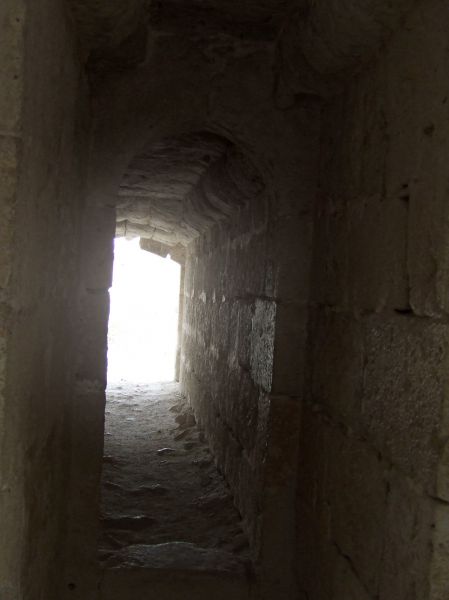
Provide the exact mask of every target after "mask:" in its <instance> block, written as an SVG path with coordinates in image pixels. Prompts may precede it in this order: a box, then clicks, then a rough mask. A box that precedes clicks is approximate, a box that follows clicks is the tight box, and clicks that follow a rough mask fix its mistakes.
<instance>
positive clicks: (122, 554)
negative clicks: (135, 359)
mask: <svg viewBox="0 0 449 600" xmlns="http://www.w3.org/2000/svg"><path fill="white" fill-rule="evenodd" d="M99 550H100V560H101V563H102V565H103V568H104V569H105V570H106V571H108V575H107V577H106V579H108V578H109V580H111V581H113V582H114V583H112V584H111V587H112V588H113V589H114V590H117V586H118V587H119V586H120V582H119V579H120V576H118V575H117V570H122V571H123V570H124V569H125V570H126V569H128V570H129V569H131V570H134V571H135V570H136V569H137V570H139V569H140V575H139V577H140V579H142V581H144V580H145V578H147V577H148V576H149V575H148V573H147V574H145V573H144V569H150V570H152V571H153V575H154V571H155V570H157V571H159V574H158V577H159V579H160V576H161V575H160V574H161V570H162V571H163V570H164V569H165V570H167V569H168V570H169V571H170V572H172V573H178V576H179V573H184V574H185V573H189V572H192V573H193V572H195V573H196V574H197V575H198V573H199V572H200V573H201V572H202V573H204V574H205V576H206V575H207V577H209V578H210V577H211V576H212V578H213V576H214V574H216V575H217V576H220V577H223V576H226V575H229V576H230V577H231V579H232V577H235V576H237V575H238V576H239V577H241V578H243V579H246V580H248V574H249V572H250V570H251V569H250V561H249V549H248V544H247V540H246V537H245V535H244V533H243V531H242V528H241V523H240V518H239V515H238V513H237V511H236V509H235V508H234V506H233V503H232V497H231V495H230V492H229V489H228V487H227V485H226V483H225V481H224V480H223V478H222V477H221V475H220V474H219V473H218V472H217V470H216V468H215V465H214V462H213V458H212V456H211V454H210V452H209V450H208V447H207V444H206V442H205V440H204V437H203V435H202V433H201V431H200V430H199V429H198V427H197V425H196V423H195V418H194V416H193V413H192V411H191V410H190V408H189V406H188V405H187V402H186V401H185V399H184V398H183V397H182V396H181V394H180V393H179V391H178V386H177V384H175V383H161V384H151V385H133V384H129V383H127V382H122V383H119V384H115V385H113V386H110V387H109V388H108V399H107V407H106V424H105V454H104V467H103V479H102V537H101V542H100V549H99ZM142 569H143V570H142ZM113 571H115V573H114V572H113ZM139 577H138V578H137V579H136V577H134V579H133V581H134V583H135V582H136V581H137V580H138V579H139ZM153 580H154V577H153ZM184 583H185V581H184V579H183V577H181V584H180V585H181V588H182V589H184V592H185V587H183V585H184ZM228 583H229V582H228ZM234 583H235V582H234ZM153 584H154V581H153V583H152V585H153ZM123 585H125V586H126V585H128V584H127V583H126V582H125V583H123ZM161 585H163V582H162V583H161ZM225 587H226V586H225ZM140 591H141V590H140ZM140 591H139V589H137V590H136V594H137V595H138V594H139V593H140ZM223 591H224V588H223ZM117 593H118V592H117ZM245 594H246V592H245ZM245 594H244V595H243V596H242V597H247V596H246V595H245ZM162 595H163V594H162ZM107 597H108V598H109V597H113V596H111V595H108V596H107ZM114 597H115V596H114ZM117 597H118V596H117ZM173 597H175V596H173ZM192 597H196V596H192Z"/></svg>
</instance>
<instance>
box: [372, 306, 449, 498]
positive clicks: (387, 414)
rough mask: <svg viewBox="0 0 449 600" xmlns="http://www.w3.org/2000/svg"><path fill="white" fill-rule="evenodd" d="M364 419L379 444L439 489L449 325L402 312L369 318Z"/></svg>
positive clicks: (405, 467) (417, 477) (401, 465)
mask: <svg viewBox="0 0 449 600" xmlns="http://www.w3.org/2000/svg"><path fill="white" fill-rule="evenodd" d="M363 327H364V333H363V335H364V339H365V356H364V363H365V367H364V390H363V399H362V422H363V424H364V427H365V429H366V431H367V433H368V435H369V437H370V438H371V440H372V442H373V443H374V444H375V446H376V447H377V448H378V449H379V450H380V451H381V452H382V453H383V454H384V455H385V456H386V457H388V458H389V459H390V460H391V461H392V462H393V464H395V465H396V466H397V467H398V468H399V469H401V470H402V471H403V472H404V473H406V474H407V475H409V476H410V477H412V478H413V479H414V480H415V481H416V482H418V483H419V484H421V485H423V486H425V487H426V488H427V490H429V491H430V492H431V493H434V492H435V485H436V479H437V464H438V461H439V456H440V454H441V452H442V448H441V443H440V419H441V415H442V414H443V410H444V406H445V404H446V403H447V391H446V390H447V385H446V383H445V382H447V380H448V377H449V371H448V365H449V327H448V325H447V324H445V323H443V322H438V321H432V320H430V319H420V318H416V317H413V316H407V315H397V316H395V317H390V318H385V317H380V316H372V317H368V318H366V319H365V320H364V326H363Z"/></svg>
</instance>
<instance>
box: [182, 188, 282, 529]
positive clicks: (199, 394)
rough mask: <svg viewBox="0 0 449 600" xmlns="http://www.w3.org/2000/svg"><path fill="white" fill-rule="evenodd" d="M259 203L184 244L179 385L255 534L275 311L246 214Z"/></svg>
mask: <svg viewBox="0 0 449 600" xmlns="http://www.w3.org/2000/svg"><path fill="white" fill-rule="evenodd" d="M263 202H264V200H263V197H260V198H259V199H257V201H255V202H254V203H253V204H249V205H248V206H246V207H244V208H242V209H240V210H239V211H238V212H236V215H235V217H234V220H233V221H232V223H231V225H229V226H225V227H216V228H215V229H213V230H211V232H210V234H209V235H208V236H207V238H206V239H204V238H202V239H201V240H200V241H198V242H195V243H194V245H193V246H192V247H189V249H188V254H187V260H186V275H185V287H184V295H185V317H184V326H183V331H184V337H183V344H182V365H181V384H182V386H183V389H184V390H185V391H186V393H187V394H188V397H189V399H190V400H191V402H192V404H193V406H194V408H195V410H196V413H197V415H198V417H199V419H200V423H201V425H202V427H204V429H205V431H206V433H207V435H208V437H209V439H210V443H211V445H212V449H213V451H214V454H215V456H216V457H217V461H218V464H219V465H220V467H221V468H222V469H223V470H224V472H225V475H226V477H227V479H228V481H229V482H230V483H231V486H232V487H233V489H234V490H235V493H236V502H237V504H238V505H239V508H240V509H241V510H242V512H243V513H244V517H245V518H246V519H247V520H248V527H249V528H250V529H251V530H252V533H253V535H254V529H255V528H256V522H257V507H256V506H254V502H255V498H256V497H257V491H256V490H257V489H258V487H259V486H260V485H261V481H260V480H258V474H257V473H256V472H255V471H256V469H257V464H256V461H255V457H256V455H257V453H258V451H259V450H258V448H257V445H258V444H261V443H263V441H262V440H260V439H258V430H259V427H260V424H259V420H260V418H261V414H260V403H261V402H262V403H263V402H266V401H267V400H266V398H265V396H266V393H267V392H269V390H270V387H271V373H272V361H273V344H274V323H275V314H276V313H275V302H274V301H273V300H270V299H267V298H266V292H265V281H266V260H267V229H266V223H267V221H266V220H265V226H262V227H261V226H260V225H258V227H254V225H253V217H252V214H253V212H254V211H256V210H257V211H259V210H260V206H261V204H262V203H263ZM211 374H213V377H212V379H211ZM243 477H244V478H245V480H243ZM251 488H252V490H253V491H252V492H251V493H250V495H249V497H248V496H247V495H246V493H247V492H248V491H249V490H250V489H251ZM251 499H252V502H251Z"/></svg>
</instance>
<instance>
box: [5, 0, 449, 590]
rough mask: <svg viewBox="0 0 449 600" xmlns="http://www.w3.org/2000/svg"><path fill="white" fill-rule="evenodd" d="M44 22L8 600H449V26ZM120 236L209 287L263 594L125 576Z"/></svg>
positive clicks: (24, 7)
mask: <svg viewBox="0 0 449 600" xmlns="http://www.w3.org/2000/svg"><path fill="white" fill-rule="evenodd" d="M34 4H36V3H34ZM34 4H33V3H32V2H24V1H23V0H4V1H2V3H1V7H0V33H1V35H0V44H1V52H0V217H1V218H0V250H1V252H0V254H1V256H0V445H1V448H2V452H1V457H0V461H1V462H0V473H1V484H0V529H1V531H2V534H3V535H4V537H5V539H7V540H8V545H7V546H4V547H3V548H2V549H0V596H1V597H2V600H3V596H5V598H6V599H7V600H19V599H20V600H36V599H37V598H45V600H47V599H48V600H53V598H54V599H55V600H56V599H57V600H61V599H62V598H63V599H64V600H65V599H66V598H67V599H68V598H71V599H74V600H98V589H97V586H98V583H99V582H100V581H101V582H102V588H101V593H100V595H101V597H102V600H122V598H123V597H127V598H130V599H134V598H136V599H137V598H139V599H140V598H142V597H143V596H144V595H145V594H147V591H146V590H148V589H151V593H152V595H154V596H155V597H158V598H160V599H161V600H162V599H164V598H170V600H172V599H173V598H177V597H182V598H184V597H185V592H186V588H188V590H189V594H190V596H191V598H192V599H193V598H198V599H202V598H206V597H208V598H210V597H214V598H219V599H220V600H221V598H230V597H231V598H238V599H240V598H242V599H243V598H245V599H247V598H250V597H253V598H257V599H258V600H272V598H277V599H278V600H292V599H293V598H298V597H299V598H301V600H348V599H354V600H372V599H373V598H375V599H376V600H443V599H444V600H445V599H446V598H447V597H448V595H449V581H448V576H447V573H448V569H447V564H448V563H449V544H448V523H449V516H448V504H447V503H448V501H449V483H448V481H449V479H448V474H449V458H448V457H449V444H448V426H449V417H448V415H449V408H448V407H449V402H448V397H447V395H448V373H449V370H448V369H449V360H448V358H449V356H448V339H449V336H448V333H449V332H448V302H449V293H448V284H447V282H448V276H449V266H448V265H449V260H448V259H449V252H448V248H449V245H448V243H447V242H448V233H449V228H448V224H449V218H448V217H449V215H448V206H449V204H448V202H447V195H448V185H447V162H448V160H447V157H448V140H449V135H448V130H447V121H448V119H447V117H448V114H447V112H448V108H447V107H448V105H449V102H448V98H449V87H448V86H449V83H448V78H447V71H448V53H447V22H448V19H449V9H448V7H447V3H445V2H444V1H443V0H428V1H426V2H423V1H419V0H416V1H415V2H413V1H412V0H399V1H397V2H388V1H387V0H364V1H363V2H356V1H355V0H347V1H344V2H342V1H337V0H333V1H330V2H324V0H310V1H304V2H302V1H301V2H293V1H290V0H285V1H282V2H275V1H274V0H264V1H263V2H256V1H255V0H245V1H243V2H239V3H236V2H231V1H230V0H204V1H201V2H200V1H199V0H189V1H188V2H184V1H182V2H181V1H180V0H160V1H157V2H156V1H152V2H147V1H146V0H133V1H130V2H126V3H123V2H122V3H119V2H117V1H116V0H113V1H111V2H100V1H97V0H70V1H67V2H62V1H59V0H45V1H44V2H42V3H39V6H38V7H37V6H35V5H34ZM66 8H67V9H69V10H70V11H71V15H72V20H71V21H70V22H69V21H67V18H66V17H67V15H66V13H65V9H66ZM72 26H74V27H76V33H77V37H78V40H76V38H75V36H74V35H73V32H72ZM78 59H79V61H78ZM83 67H84V68H85V75H87V77H86V79H88V81H89V84H90V88H89V90H87V86H86V83H85V81H84V74H82V71H81V69H82V68H83ZM89 109H91V111H92V116H93V120H92V124H93V127H92V130H91V137H90V140H89V139H88V129H89ZM86 167H88V168H86ZM86 175H88V177H87V180H88V182H87V186H86V188H84V181H85V179H86ZM116 225H117V229H116ZM115 231H116V232H117V235H127V236H137V235H140V236H142V247H143V248H145V249H147V250H149V251H152V252H156V253H158V254H161V255H166V254H167V253H170V254H171V255H173V257H174V258H175V260H178V261H179V262H180V263H181V264H182V265H184V269H183V274H184V275H185V277H184V280H183V281H184V284H183V294H182V299H183V302H181V306H183V312H182V321H181V322H182V331H181V332H180V333H181V334H182V335H181V336H180V338H181V339H182V344H181V348H180V352H179V361H178V362H179V364H178V367H179V368H178V372H179V374H180V378H181V383H182V386H183V389H184V391H185V393H186V395H187V396H188V398H189V400H190V402H191V405H192V407H193V409H194V411H195V414H196V417H197V419H198V421H199V423H200V424H201V426H202V427H203V429H204V432H205V435H206V437H207V439H208V442H209V444H210V447H211V448H212V450H213V452H214V455H215V459H216V462H217V465H218V466H219V468H220V470H221V471H222V473H223V474H224V476H225V478H226V480H227V483H228V485H229V488H230V490H231V491H232V493H233V496H234V500H235V503H236V505H237V506H238V508H239V510H240V512H241V514H242V516H243V517H244V525H245V528H246V531H247V532H248V534H249V538H250V542H251V553H252V557H253V559H254V564H255V578H254V580H250V579H248V577H247V576H246V575H245V574H243V573H240V574H239V576H238V577H235V578H233V577H232V576H231V575H229V573H227V574H223V573H221V574H217V573H215V574H212V573H209V572H208V573H203V574H202V578H199V576H198V573H196V574H195V573H193V572H190V571H188V570H181V571H176V570H173V572H172V573H170V574H167V569H159V570H158V569H149V568H146V567H142V566H135V565H134V566H132V567H131V566H129V568H126V569H116V568H110V569H109V568H106V569H103V570H100V569H99V564H98V562H97V541H98V540H97V538H98V533H99V524H100V521H99V518H98V512H99V506H100V504H99V490H100V473H101V467H102V450H103V429H104V409H105V393H104V392H105V383H106V330H107V318H108V287H109V285H110V281H111V279H110V278H111V265H112V258H113V257H112V240H113V236H114V232H115ZM190 441H191V440H190ZM167 447H169V446H167ZM170 448H171V446H170ZM158 456H159V455H158ZM171 456H173V453H172V450H164V452H163V453H161V455H160V457H159V458H160V459H161V460H167V461H169V460H170V457H171ZM158 490H159V488H158ZM159 491H160V490H159ZM153 492H154V490H153ZM158 493H159V492H158ZM134 516H136V517H139V515H134ZM124 518H125V524H126V525H127V526H130V527H131V529H132V531H133V532H134V534H135V529H134V528H135V527H137V526H140V525H142V524H145V525H148V524H149V521H148V520H144V521H142V520H140V519H139V518H138V519H137V521H135V520H134V519H133V518H132V517H131V519H129V516H128V517H126V516H125V517H124ZM145 519H146V517H145ZM114 523H115V525H117V521H114ZM120 524H122V525H123V524H124V522H123V521H120ZM158 541H159V542H161V540H158ZM163 541H167V540H163ZM163 541H162V542H161V543H163ZM185 541H186V542H188V540H185ZM134 542H135V544H134V545H136V544H138V545H139V544H144V545H145V540H144V541H142V540H134ZM36 548H38V549H39V552H36ZM184 549H185V548H184ZM215 558H217V557H216V556H215V555H214V560H215ZM155 571H159V572H155ZM161 571H163V572H164V573H161ZM203 576H204V577H203ZM168 577H171V579H170V581H169V584H170V585H169V587H167V579H168ZM55 582H56V583H55ZM170 586H171V587H170Z"/></svg>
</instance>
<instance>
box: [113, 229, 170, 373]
mask: <svg viewBox="0 0 449 600" xmlns="http://www.w3.org/2000/svg"><path fill="white" fill-rule="evenodd" d="M179 281H180V265H179V264H178V263H176V262H174V261H172V260H170V258H169V257H167V258H161V257H159V256H156V255H155V254H151V253H150V252H146V251H144V250H141V249H140V246H139V239H138V238H136V239H133V240H126V239H125V238H116V239H115V244H114V271H113V281H112V288H111V290H110V295H111V308H110V316H109V331H108V383H109V384H111V383H117V382H119V381H130V382H135V383H140V382H142V383H150V382H155V381H173V380H174V378H175V362H176V347H177V342H178V314H179Z"/></svg>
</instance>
